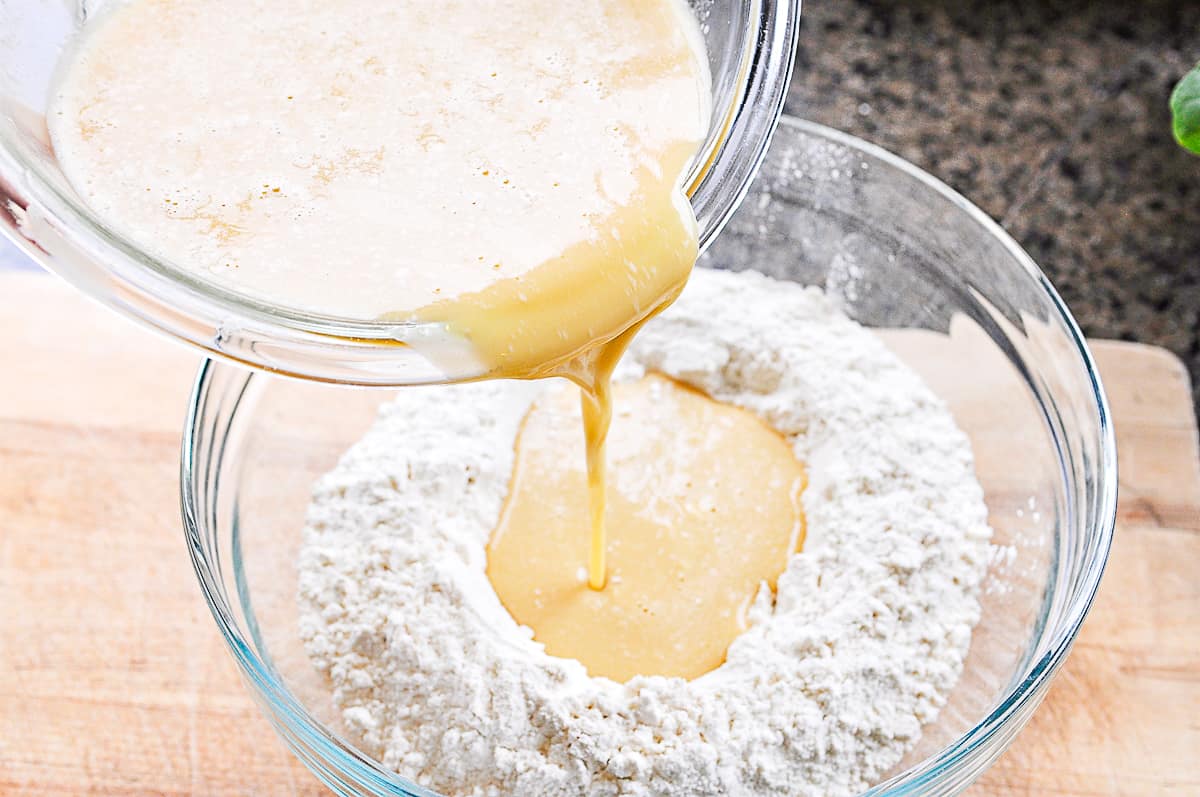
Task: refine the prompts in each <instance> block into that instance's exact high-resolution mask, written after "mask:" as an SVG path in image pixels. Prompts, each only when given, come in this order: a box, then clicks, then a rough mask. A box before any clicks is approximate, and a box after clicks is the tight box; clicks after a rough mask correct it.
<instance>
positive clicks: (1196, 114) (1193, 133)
mask: <svg viewBox="0 0 1200 797" xmlns="http://www.w3.org/2000/svg"><path fill="white" fill-rule="evenodd" d="M1171 116H1172V118H1173V119H1174V125H1173V126H1174V129H1175V140H1176V141H1178V142H1179V145H1180V146H1182V147H1184V148H1185V149H1189V150H1191V151H1192V152H1195V153H1197V154H1200V64H1196V67H1195V68H1194V69H1193V70H1192V71H1191V72H1188V73H1187V74H1186V75H1184V76H1183V79H1182V80H1180V81H1179V83H1178V84H1177V85H1176V86H1175V90H1174V91H1172V92H1171Z"/></svg>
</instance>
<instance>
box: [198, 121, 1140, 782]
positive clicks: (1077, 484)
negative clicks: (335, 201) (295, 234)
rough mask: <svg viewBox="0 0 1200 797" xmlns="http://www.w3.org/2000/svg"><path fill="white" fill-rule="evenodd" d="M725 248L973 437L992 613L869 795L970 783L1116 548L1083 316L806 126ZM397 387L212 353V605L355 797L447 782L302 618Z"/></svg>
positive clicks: (289, 733)
mask: <svg viewBox="0 0 1200 797" xmlns="http://www.w3.org/2000/svg"><path fill="white" fill-rule="evenodd" d="M704 260H705V265H708V266H713V267H726V268H735V269H736V268H745V267H748V266H754V267H756V268H758V269H760V270H762V271H765V272H767V273H769V274H772V275H774V276H776V277H779V278H782V279H788V280H794V281H797V282H801V283H805V284H813V285H820V286H823V287H824V288H825V289H826V290H827V291H829V292H831V293H833V294H836V295H837V296H839V297H841V299H842V301H843V303H844V305H845V307H846V309H847V310H848V312H849V313H850V314H851V315H852V316H853V317H855V318H856V319H857V320H858V321H860V322H861V323H863V324H865V325H867V326H869V327H873V328H876V329H877V330H878V331H879V333H880V334H881V335H882V336H883V337H884V338H885V339H886V340H887V341H888V342H889V343H890V344H891V345H892V347H893V348H894V350H895V351H897V352H898V353H899V354H900V356H901V357H903V358H904V359H905V360H906V361H908V362H909V363H910V364H911V365H912V366H913V367H914V368H916V369H917V370H918V371H919V372H921V373H922V374H923V375H924V376H925V378H926V380H927V382H928V383H929V384H930V386H931V387H932V388H933V389H934V390H935V391H936V392H937V393H938V394H939V395H941V396H942V397H943V398H944V399H945V401H946V402H947V403H948V404H949V406H950V408H951V410H952V411H953V412H954V414H955V417H956V419H957V421H958V423H959V425H960V426H961V427H963V429H964V430H965V431H966V432H967V433H968V435H969V436H970V438H971V441H972V445H973V447H974V451H975V456H976V467H977V473H978V476H979V479H980V482H981V483H982V485H983V488H984V491H985V494H986V499H987V503H988V508H989V511H990V521H991V524H992V526H993V528H994V529H995V534H996V536H995V543H996V544H997V545H998V546H1001V547H1000V548H999V549H998V550H997V555H996V556H995V557H994V561H992V563H991V566H990V569H989V572H988V575H987V579H986V582H985V588H984V594H983V597H982V603H983V614H982V620H981V622H980V624H979V626H978V627H977V629H976V632H975V636H974V639H973V642H972V646H971V651H970V654H969V657H968V659H967V661H966V665H965V669H964V672H963V676H962V679H961V681H960V682H959V684H958V686H957V687H956V689H955V690H954V692H953V693H952V695H951V697H950V700H949V703H948V705H947V706H946V707H945V708H944V710H943V711H942V713H941V715H940V716H939V718H938V719H937V721H936V722H934V723H932V724H930V725H928V726H926V728H925V730H924V735H923V738H922V740H921V742H920V744H919V745H918V747H917V748H916V749H914V750H913V751H912V752H911V754H910V755H909V756H908V757H907V758H906V759H905V760H904V761H903V762H902V763H901V764H900V766H898V767H897V768H896V770H895V771H894V773H892V776H891V777H890V778H889V779H888V780H887V781H886V782H884V783H882V784H881V785H879V786H877V787H876V788H874V789H872V790H871V791H870V792H869V794H872V795H884V794H887V795H900V794H922V795H944V794H955V793H957V792H959V791H961V790H962V789H963V788H965V787H966V786H967V785H968V784H969V783H970V782H971V781H972V780H973V779H974V778H976V777H977V776H978V775H979V774H980V772H982V771H983V769H984V768H986V767H987V766H988V764H990V763H991V762H992V761H993V760H994V759H995V758H996V757H997V756H998V755H999V754H1000V753H1001V751H1003V750H1004V749H1005V747H1007V746H1008V744H1009V743H1010V742H1011V741H1012V739H1013V737H1014V736H1015V734H1016V733H1017V731H1019V730H1020V729H1021V727H1022V726H1023V725H1024V724H1025V722H1026V721H1027V720H1028V719H1029V716H1030V714H1031V713H1032V712H1033V710H1034V709H1035V708H1036V706H1037V705H1038V703H1039V702H1040V701H1041V699H1042V696H1043V695H1044V694H1045V691H1046V688H1047V686H1048V685H1049V683H1050V679H1051V677H1052V676H1053V675H1054V672H1055V671H1056V670H1057V669H1058V667H1059V665H1060V664H1061V663H1062V661H1063V658H1064V657H1065V656H1066V654H1067V651H1068V650H1069V648H1070V646H1071V642H1072V640H1073V639H1074V638H1075V634H1076V632H1077V631H1078V630H1079V626H1080V623H1081V622H1082V621H1083V618H1084V615H1085V614H1086V613H1087V610H1088V607H1089V605H1090V603H1091V600H1092V596H1093V594H1094V593H1095V590H1096V586H1097V584H1098V583H1099V580H1100V575H1101V573H1102V571H1103V569H1104V564H1105V560H1106V557H1107V555H1108V550H1109V543H1110V540H1111V536H1112V529H1113V522H1114V518H1115V511H1116V484H1117V479H1116V452H1115V444H1114V438H1113V430H1112V426H1111V424H1110V420H1109V415H1108V408H1107V406H1106V403H1105V398H1104V393H1103V390H1102V389H1101V386H1100V382H1099V378H1098V377H1097V375H1096V370H1095V366H1094V364H1093V362H1092V359H1091V357H1090V355H1089V354H1088V351H1087V347H1086V346H1085V344H1084V341H1083V339H1082V337H1081V336H1080V333H1079V329H1078V328H1077V327H1076V325H1075V323H1074V321H1073V320H1072V319H1071V317H1070V315H1069V314H1068V312H1067V310H1066V308H1065V307H1064V306H1063V304H1062V302H1061V301H1060V300H1059V298H1058V296H1057V295H1056V294H1055V292H1054V290H1053V289H1052V288H1051V286H1050V285H1049V283H1048V282H1047V281H1046V279H1045V277H1043V276H1042V274H1041V273H1040V272H1039V271H1038V269H1037V268H1036V266H1035V265H1034V264H1033V263H1032V262H1031V261H1030V260H1029V258H1028V256H1027V255H1026V254H1025V253H1024V252H1023V251H1022V250H1021V249H1020V248H1019V247H1018V246H1017V245H1016V244H1015V243H1014V242H1013V241H1012V239H1011V238H1009V237H1008V236H1007V235H1006V234H1005V233H1004V232H1003V231H1002V230H1000V228H999V227H997V226H996V225H995V224H994V223H993V222H991V221H990V220H989V219H988V218H987V217H986V216H985V215H984V214H983V213H981V212H980V211H979V210H978V209H976V208H975V207H974V206H972V205H971V204H970V203H968V202H967V201H966V200H965V199H963V198H962V197H961V196H959V195H957V194H955V193H954V192H952V191H951V190H950V189H948V188H947V187H946V186H945V185H943V184H942V183H940V182H938V181H936V180H934V179H933V178H931V177H929V176H928V175H926V174H924V173H922V172H920V171H918V170H917V169H916V168H914V167H913V166H911V165H909V164H907V163H905V162H904V161H901V160H899V159H898V158H896V157H894V156H892V155H889V154H888V153H886V152H883V151H881V150H879V149H877V148H876V147H873V146H870V145H868V144H865V143H863V142H861V141H858V140H856V139H853V138H850V137H848V136H845V135H842V134H840V133H836V132H834V131H831V130H828V129H825V128H822V127H818V126H816V125H811V124H807V123H804V122H797V121H794V120H790V119H785V120H784V123H783V124H782V125H781V126H780V128H779V131H778V133H777V135H776V137H775V143H774V145H773V147H772V149H771V151H770V153H769V155H768V157H767V158H766V160H765V162H764V165H763V167H762V171H761V173H760V174H759V177H758V179H757V181H756V182H755V184H754V186H753V188H752V190H751V192H750V195H749V197H748V198H747V201H746V202H745V203H743V205H742V208H741V210H739V212H738V213H737V214H736V215H735V216H734V218H733V220H732V221H731V223H730V224H729V226H728V227H727V229H726V231H725V233H724V234H723V235H722V236H721V239H720V240H719V241H718V242H717V243H716V244H714V245H713V246H712V247H711V248H710V249H709V251H708V253H707V255H706V256H705V258H704ZM387 398H388V393H387V392H385V391H379V390H364V389H357V388H350V387H333V386H328V385H319V384H314V383H311V382H308V383H304V382H299V381H294V380H285V379H274V378H270V377H268V376H264V375H262V374H254V373H248V372H246V371H245V370H242V369H239V368H234V367H231V366H229V365H225V364H217V363H213V362H209V363H208V364H206V365H205V366H204V367H203V369H202V370H201V372H200V375H199V378H198V381H197V383H196V388H195V393H194V396H193V399H192V406H191V413H190V415H189V417H188V421H187V430H186V434H185V439H184V448H183V467H182V491H183V498H182V502H183V517H184V522H185V526H186V532H187V540H188V543H189V545H190V548H191V552H192V556H193V560H194V562H195V567H196V573H197V575H198V576H199V579H200V585H201V587H202V589H203V592H204V595H205V598H206V599H207V600H208V602H209V605H210V607H211V608H212V612H213V616H214V618H215V619H216V621H217V624H218V626H219V627H220V630H221V633H222V634H223V635H224V637H225V640H226V641H227V642H228V644H229V648H230V650H231V652H232V653H233V655H234V657H235V658H236V659H237V662H238V664H239V666H240V668H241V671H242V673H243V674H244V676H245V679H246V682H247V684H248V686H249V688H250V691H251V692H253V693H254V695H255V696H256V697H257V698H258V700H259V702H260V704H261V706H262V708H263V711H264V712H265V713H266V715H267V716H268V717H269V718H270V720H271V721H272V723H274V725H275V727H276V729H277V730H278V731H279V733H280V735H281V736H282V737H283V738H284V739H285V740H286V742H287V744H288V745H289V746H290V747H291V748H292V749H293V750H294V751H295V752H296V754H297V755H298V756H299V757H300V758H301V759H303V760H304V762H305V763H306V764H307V765H308V766H309V767H310V768H311V769H312V770H313V771H314V772H315V773H316V774H317V776H318V777H319V778H320V779H321V780H323V781H324V782H325V783H327V784H328V785H329V786H330V787H331V788H332V789H333V790H334V791H335V792H337V793H338V794H343V795H368V794H389V795H395V794H403V795H426V794H429V792H428V791H425V790H423V789H421V788H420V787H419V786H417V785H415V784H413V783H410V782H408V781H406V780H404V779H403V778H400V777H399V776H397V775H395V774H394V773H391V772H389V771H387V770H385V769H384V768H382V767H381V766H379V765H378V764H377V763H376V762H374V761H372V760H370V759H368V758H367V757H365V756H364V755H362V754H361V753H359V752H358V751H356V749H355V747H354V745H353V741H352V739H351V737H349V736H348V735H347V734H346V732H345V730H344V729H343V728H342V727H341V725H340V724H339V722H338V719H337V713H336V712H335V711H334V709H333V706H332V705H331V701H330V697H329V689H328V687H327V686H326V684H325V683H324V682H323V681H322V678H321V677H319V676H318V675H317V674H316V673H315V671H314V670H313V668H312V666H311V665H310V663H309V662H308V660H307V658H306V656H305V653H304V651H303V648H302V645H301V642H300V639H299V633H298V630H297V599H296V558H297V550H298V547H299V545H300V539H301V529H302V527H303V523H304V511H305V507H306V505H307V502H308V498H309V491H310V488H311V486H312V483H313V481H314V480H315V479H316V478H317V477H318V476H319V475H321V474H322V473H324V472H325V471H327V470H328V469H330V468H331V467H332V466H333V465H334V463H335V462H336V460H337V458H338V457H339V455H340V454H341V453H342V452H343V451H344V450H345V449H346V448H347V447H348V446H349V445H350V444H351V443H352V442H353V441H354V440H356V439H357V438H358V437H359V436H360V435H361V434H362V433H363V432H364V431H365V430H366V428H367V427H368V426H369V424H370V423H371V421H372V419H373V417H374V413H375V409H376V407H377V406H378V405H379V404H380V403H381V402H383V401H386V400H387Z"/></svg>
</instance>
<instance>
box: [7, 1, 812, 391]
mask: <svg viewBox="0 0 1200 797" xmlns="http://www.w3.org/2000/svg"><path fill="white" fill-rule="evenodd" d="M109 1H110V2H113V1H114V0H109ZM689 2H690V4H691V6H692V8H693V10H694V11H695V13H696V15H697V17H698V19H699V20H700V24H701V30H702V32H703V35H704V38H705V43H706V47H707V50H708V56H709V61H710V64H709V65H710V70H711V72H712V77H713V86H712V89H713V118H712V122H711V125H710V129H709V133H708V137H707V139H706V140H705V143H704V146H703V147H702V149H701V151H700V155H699V157H698V158H697V159H696V163H697V165H696V166H695V167H694V168H693V171H692V174H691V175H689V178H688V182H687V185H688V195H689V197H690V199H691V203H692V206H693V209H694V210H695V213H696V218H697V221H698V223H699V229H700V246H701V249H704V248H705V247H706V246H707V245H708V244H709V243H710V242H711V241H712V240H713V238H714V237H715V236H716V235H717V233H718V232H720V230H721V228H722V227H723V226H724V224H725V221H726V220H727V219H728V218H729V216H730V214H731V213H732V212H733V210H734V209H735V208H736V207H737V205H738V203H739V202H740V201H741V198H742V197H743V196H744V194H745V192H746V190H747V188H748V187H749V184H750V180H751V178H752V177H753V175H754V173H755V171H756V170H757V167H758V164H759V163H760V161H761V160H762V157H763V155H764V153H765V152H766V148H767V144H768V141H769V140H770V137H771V134H772V132H773V131H774V129H775V124H776V122H777V121H778V119H779V114H780V111H781V109H782V107H783V100H784V96H785V95H786V93H787V85H788V78H789V77H790V74H791V68H792V63H793V59H794V54H795V43H796V35H797V33H798V23H799V14H800V0H689ZM102 5H103V1H102V0H101V1H100V2H97V0H0V230H3V231H4V232H5V233H7V234H8V235H9V236H10V237H11V238H12V239H13V240H14V241H15V242H16V244H17V245H18V246H19V247H21V248H22V249H23V250H25V251H26V252H27V253H28V254H30V255H31V256H32V257H33V258H34V259H36V260H37V261H38V262H40V263H41V264H42V265H44V266H45V267H46V268H48V269H50V270H51V271H54V272H56V273H57V274H59V275H60V276H62V277H63V278H65V279H67V280H68V281H69V282H71V283H73V284H75V285H76V286H77V287H79V288H80V289H82V290H83V291H85V292H86V293H88V294H90V295H91V296H92V297H94V298H96V299H98V300H99V301H101V302H103V303H105V304H106V305H108V306H110V307H112V308H114V309H116V310H117V311H119V312H121V313H124V314H125V315H127V316H129V317H132V318H134V319H136V320H138V321H141V322H142V323H144V324H146V325H148V326H150V327H153V328H155V329H158V330H160V331H162V332H165V333H167V334H168V335H170V336H172V337H175V338H178V339H180V340H184V341H186V342H189V343H192V344H194V345H197V346H199V347H200V348H202V349H205V350H206V351H207V352H208V353H209V354H211V355H213V356H217V357H221V358H224V359H228V360H233V361H235V362H239V363H243V364H246V365H250V366H254V367H258V368H263V369H266V370H268V371H273V372H276V373H283V374H288V375H292V376H298V377H304V378H309V379H314V380H318V381H325V382H340V383H347V384H373V385H406V384H423V383H431V382H451V381H460V380H466V379H472V378H476V377H478V376H480V375H481V374H480V373H479V372H478V370H476V369H478V367H479V366H478V365H477V364H476V363H475V361H474V358H472V357H470V356H468V352H467V351H466V348H465V347H466V344H465V343H464V342H462V341H459V340H456V339H455V338H454V337H453V336H451V335H450V334H448V333H447V332H446V330H445V329H444V328H443V327H442V326H441V325H437V324H421V323H397V322H394V321H377V320H360V319H351V318H340V317H335V316H328V315H320V314H316V313H310V312H304V311H299V310H296V309H292V308H288V307H284V306H280V305H274V304H271V303H268V302H265V301H263V300H261V299H258V298H251V297H249V296H246V295H243V294H239V293H237V292H234V291H231V290H229V289H227V288H224V287H221V286H219V285H216V284H215V283H211V282H208V281H205V280H203V279H200V278H198V277H196V276H194V275H192V274H189V273H188V272H186V271H185V270H183V269H181V268H179V267H177V266H175V265H173V264H171V263H169V262H165V261H163V260H160V259H158V258H155V257H153V256H151V255H150V254H149V253H147V252H145V251H144V250H142V249H141V248H139V247H138V246H137V245H136V244H134V243H133V242H131V241H130V240H128V239H127V238H124V237H123V236H121V235H119V234H117V233H115V232H114V231H113V230H112V229H110V228H109V227H108V226H107V225H106V224H105V223H104V222H103V221H102V220H100V219H99V218H98V217H97V216H96V215H95V214H93V213H92V212H91V211H90V210H89V209H88V208H87V207H86V205H85V204H84V203H83V201H82V200H81V198H80V197H79V196H78V195H77V194H76V192H75V191H74V190H73V189H72V188H71V186H70V185H69V184H68V183H67V181H66V179H65V177H64V176H63V173H62V171H61V169H60V168H59V165H58V162H57V160H56V158H55V154H54V151H53V148H52V147H51V146H50V144H49V137H48V135H47V133H46V125H45V112H46V106H47V103H48V101H49V99H50V95H51V89H52V85H53V78H54V73H55V66H56V64H57V61H58V58H59V55H60V53H61V52H62V49H63V47H64V45H65V44H66V43H67V42H68V41H69V40H70V38H71V36H72V34H73V33H74V32H75V31H76V30H77V29H78V28H79V27H80V26H81V25H82V24H83V23H84V22H86V21H87V19H88V18H89V17H90V16H92V15H94V14H95V13H96V12H97V10H98V9H99V8H100V7H101V6H102ZM131 156H132V157H136V153H131ZM398 223H400V222H398ZM403 256H404V253H402V252H399V253H397V257H403ZM385 344H391V345H385ZM418 351H420V352H422V353H418ZM425 355H432V359H430V358H427V356H425ZM459 355H462V356H459ZM432 360H436V361H437V363H438V365H435V364H434V363H433V361H432Z"/></svg>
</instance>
